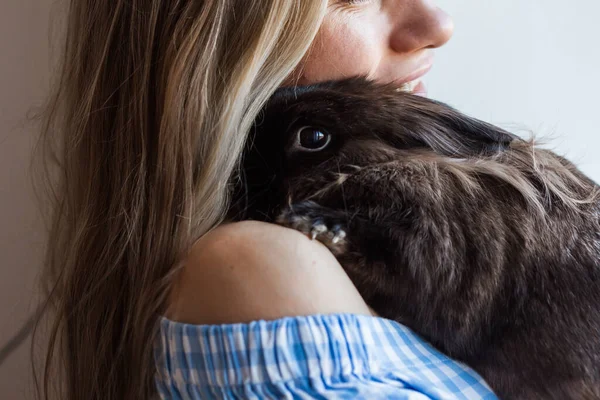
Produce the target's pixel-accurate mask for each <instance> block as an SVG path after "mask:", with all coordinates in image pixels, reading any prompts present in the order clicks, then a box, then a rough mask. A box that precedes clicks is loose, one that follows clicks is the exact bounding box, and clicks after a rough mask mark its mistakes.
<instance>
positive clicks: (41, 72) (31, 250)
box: [0, 0, 54, 400]
mask: <svg viewBox="0 0 600 400" xmlns="http://www.w3.org/2000/svg"><path fill="white" fill-rule="evenodd" d="M52 3H54V0H0V57H1V59H0V60H1V61H0V347H2V346H4V345H5V344H6V343H7V341H8V340H9V338H10V337H11V336H12V335H14V334H15V333H16V332H17V331H18V329H19V328H20V326H21V325H22V324H23V323H24V322H25V321H26V319H27V317H28V315H29V314H30V312H32V311H33V310H34V309H35V305H36V303H35V301H34V299H35V294H36V291H35V289H34V285H33V282H34V278H35V276H36V274H37V273H38V271H39V265H40V260H41V257H42V252H43V230H42V225H41V223H40V219H39V218H38V216H37V213H36V212H35V210H36V206H35V200H34V195H33V192H32V190H31V185H30V179H29V174H28V173H29V171H28V168H29V162H30V152H31V146H32V143H33V138H34V131H33V127H32V125H31V124H28V123H27V122H26V116H27V113H28V111H29V110H30V109H31V108H32V107H34V106H36V105H40V103H41V102H42V101H43V98H44V96H45V93H46V88H47V86H48V84H47V82H48V75H49V73H48V71H49V67H48V39H47V36H48V23H47V21H48V15H49V11H50V5H51V4H52ZM28 345H29V343H26V344H25V345H22V346H20V348H18V349H17V351H16V352H15V353H13V354H12V355H11V356H10V357H9V358H8V359H7V360H6V363H5V364H4V365H2V366H0V399H6V400H13V399H14V400H17V399H24V398H30V396H29V394H30V393H31V391H30V388H31V380H30V374H29V372H30V371H29V346H28Z"/></svg>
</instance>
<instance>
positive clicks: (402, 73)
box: [166, 0, 453, 324]
mask: <svg viewBox="0 0 600 400" xmlns="http://www.w3.org/2000/svg"><path fill="white" fill-rule="evenodd" d="M452 31H453V23H452V20H451V18H450V17H449V16H448V15H447V14H446V13H444V12H443V11H442V10H440V9H439V8H438V7H436V6H435V4H434V3H433V2H432V1H431V0H331V1H330V2H329V8H328V12H327V15H326V17H325V19H324V21H323V24H322V26H321V29H320V31H319V33H318V34H317V37H316V38H315V41H314V43H313V45H312V46H311V49H310V51H309V52H308V54H307V55H306V57H305V58H304V60H303V61H302V62H301V63H300V64H299V65H298V68H297V69H296V70H295V71H294V73H292V74H291V75H290V77H289V79H288V80H287V81H286V82H285V83H284V85H296V84H299V85H304V84H310V83H316V82H320V81H325V80H331V79H341V78H345V77H349V76H353V75H366V76H368V77H369V78H371V79H374V80H377V81H380V82H394V83H395V84H397V85H398V86H402V85H404V87H405V89H407V90H410V91H412V92H413V93H415V94H420V95H426V92H427V91H426V88H425V85H424V84H423V83H422V81H421V79H422V77H423V75H424V74H425V73H427V72H428V71H429V70H430V69H431V67H432V65H433V49H435V48H437V47H440V46H442V45H444V44H445V43H446V42H447V41H448V40H449V39H450V37H451V36H452ZM332 313H353V314H363V315H371V314H372V312H371V310H370V309H369V308H368V306H367V305H366V303H365V302H364V300H363V299H362V297H361V296H360V295H359V293H358V291H357V290H356V288H355V287H354V285H353V284H352V282H351V281H350V279H349V278H348V276H347V275H346V273H345V272H344V270H343V268H342V267H341V266H340V264H339V263H338V262H337V260H336V259H335V257H333V255H332V254H331V253H330V252H329V251H328V250H327V249H326V248H325V247H324V246H323V245H322V244H320V243H319V242H317V241H311V240H309V239H308V238H307V237H305V236H304V235H302V234H301V233H299V232H296V231H293V230H290V229H287V228H283V227H280V226H277V225H272V224H266V223H262V222H253V221H244V222H237V223H233V224H226V225H223V226H220V227H218V228H216V229H215V230H213V231H212V232H210V233H209V234H207V235H205V236H204V237H202V238H201V239H200V240H198V241H197V242H196V243H195V244H194V245H193V246H192V248H191V249H190V252H189V255H188V257H187V259H186V262H185V264H184V266H183V268H182V270H181V273H180V274H179V275H178V277H177V279H176V280H175V282H174V285H173V288H172V291H171V297H170V302H169V308H168V310H167V313H166V316H167V317H169V318H171V319H173V320H176V321H180V322H186V323H192V324H223V323H236V322H249V321H253V320H259V319H265V320H271V319H277V318H281V317H286V316H300V315H312V314H332Z"/></svg>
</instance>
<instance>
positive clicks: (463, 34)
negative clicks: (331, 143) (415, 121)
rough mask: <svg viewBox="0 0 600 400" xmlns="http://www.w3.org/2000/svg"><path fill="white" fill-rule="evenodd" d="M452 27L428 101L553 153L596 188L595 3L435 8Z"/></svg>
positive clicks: (499, 2) (478, 2)
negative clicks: (542, 140)
mask: <svg viewBox="0 0 600 400" xmlns="http://www.w3.org/2000/svg"><path fill="white" fill-rule="evenodd" d="M437 4H438V5H439V6H440V7H442V8H444V9H445V10H447V11H448V12H449V13H450V14H451V15H452V16H453V17H454V20H455V25H456V29H455V35H454V38H453V39H452V41H451V42H449V43H448V44H447V46H446V47H444V48H442V49H439V50H438V53H437V62H436V65H435V67H434V69H433V70H432V71H431V73H430V74H429V76H428V79H426V83H427V84H428V86H429V89H430V95H431V96H432V97H434V98H437V99H440V100H443V101H446V102H448V103H450V104H451V105H453V106H456V107H457V108H458V109H460V110H461V111H464V112H466V113H468V114H471V115H473V116H475V117H478V118H480V119H483V120H486V121H490V122H493V123H496V124H499V125H500V126H503V127H507V128H509V129H512V130H513V131H514V128H515V127H516V128H519V129H520V131H517V132H515V133H521V132H523V129H529V130H531V131H533V132H535V133H536V134H538V135H540V136H542V137H543V136H548V135H551V136H552V138H551V139H552V141H551V142H550V146H551V147H552V148H554V149H556V150H557V151H559V152H560V153H562V154H566V155H567V157H568V158H569V159H570V160H572V161H575V162H576V164H577V165H579V166H580V167H581V169H582V170H583V171H584V172H586V173H587V174H589V175H590V176H591V177H592V178H594V179H595V180H596V181H597V182H600V124H599V120H598V118H599V117H600V24H599V23H598V16H599V15H600V1H598V0H572V1H568V2H566V1H564V0H437Z"/></svg>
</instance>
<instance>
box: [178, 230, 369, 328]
mask: <svg viewBox="0 0 600 400" xmlns="http://www.w3.org/2000/svg"><path fill="white" fill-rule="evenodd" d="M331 313H354V314H364V315H371V312H370V310H369V308H368V307H367V305H366V304H365V302H364V300H363V299H362V297H361V296H360V295H359V293H358V291H357V290H356V288H355V287H354V285H353V284H352V282H351V281H350V279H349V278H348V276H347V275H346V273H345V272H344V270H343V269H342V267H341V266H340V264H339V263H338V262H337V260H336V259H335V258H334V257H333V255H332V254H331V253H330V252H329V250H327V249H326V248H325V247H324V246H323V245H322V244H320V243H318V242H316V241H311V240H309V239H308V238H307V237H305V236H304V235H302V234H301V233H299V232H296V231H294V230H291V229H287V228H283V227H280V226H277V225H272V224H266V223H261V222H250V221H247V222H238V223H234V224H229V225H224V226H221V227H218V228H217V229H215V230H214V231H212V232H210V233H209V234H207V235H205V236H204V237H203V238H202V239H200V240H199V241H198V242H196V244H195V245H194V246H193V248H192V250H191V252H190V255H189V257H188V259H187V261H186V264H185V266H184V268H183V270H182V271H181V273H180V275H179V276H178V278H177V280H176V282H175V284H174V287H173V290H172V296H171V301H170V308H169V311H168V313H167V317H169V318H171V319H173V320H176V321H179V322H186V323H193V324H222V323H236V322H249V321H253V320H259V319H265V320H272V319H277V318H282V317H286V316H300V315H311V314H331Z"/></svg>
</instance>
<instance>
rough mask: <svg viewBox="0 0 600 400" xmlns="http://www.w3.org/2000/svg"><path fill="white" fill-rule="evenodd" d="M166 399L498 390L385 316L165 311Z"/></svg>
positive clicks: (428, 395) (162, 382)
mask: <svg viewBox="0 0 600 400" xmlns="http://www.w3.org/2000/svg"><path fill="white" fill-rule="evenodd" d="M155 349H156V352H155V359H156V364H157V374H156V385H157V388H158V392H159V394H160V396H161V398H163V399H398V400H400V399H402V400H417V399H419V400H421V399H496V398H497V397H496V396H495V395H494V394H493V392H492V391H491V390H490V388H489V387H488V386H487V385H486V383H485V382H484V381H483V379H482V378H481V377H480V376H479V375H477V373H475V372H474V371H473V370H472V369H470V368H469V367H467V366H465V365H463V364H461V363H459V362H456V361H454V360H451V359H450V358H448V357H446V356H445V355H443V354H441V353H440V352H438V351H437V350H435V349H434V348H433V347H432V346H431V345H429V344H428V343H427V342H425V341H424V340H423V339H421V338H419V337H418V336H417V335H416V334H415V333H413V332H412V331H411V330H410V329H408V328H406V327H405V326H402V325H400V324H398V323H396V322H394V321H390V320H387V319H384V318H377V317H369V316H359V315H353V314H334V315H315V316H306V317H290V318H282V319H278V320H274V321H255V322H251V323H248V324H227V325H190V324H182V323H177V322H173V321H171V320H168V319H166V318H162V320H161V322H160V335H159V337H158V339H157V343H156V347H155Z"/></svg>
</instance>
